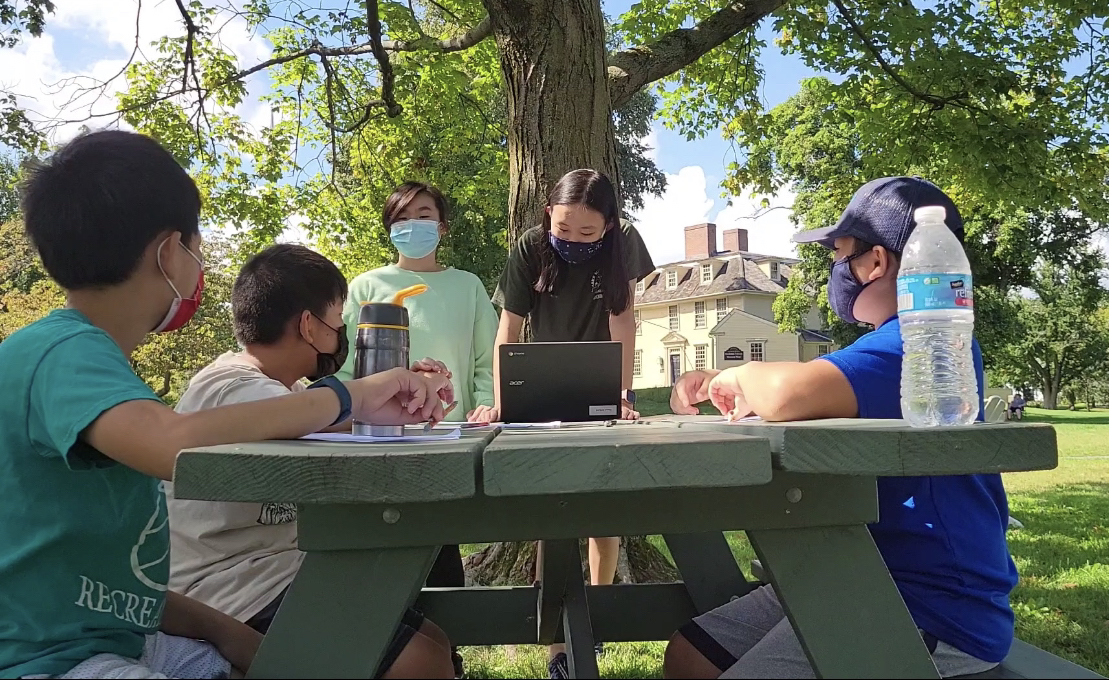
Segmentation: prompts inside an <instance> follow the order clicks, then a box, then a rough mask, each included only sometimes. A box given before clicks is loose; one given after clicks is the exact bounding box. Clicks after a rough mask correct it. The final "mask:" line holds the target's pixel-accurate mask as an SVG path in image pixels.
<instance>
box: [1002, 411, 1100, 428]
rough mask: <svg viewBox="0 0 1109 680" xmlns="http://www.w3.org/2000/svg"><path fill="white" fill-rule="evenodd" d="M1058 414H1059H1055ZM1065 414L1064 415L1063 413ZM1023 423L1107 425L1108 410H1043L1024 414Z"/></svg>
mask: <svg viewBox="0 0 1109 680" xmlns="http://www.w3.org/2000/svg"><path fill="white" fill-rule="evenodd" d="M1055 414H1059V415H1055ZM1064 414H1066V415H1064ZM1021 422H1025V423H1051V424H1052V425H1109V412H1103V413H1101V414H1098V413H1097V412H1096V411H1095V412H1094V413H1090V414H1087V415H1073V416H1072V415H1070V412H1068V411H1044V412H1043V413H1029V414H1028V415H1026V416H1024V420H1023V421H1021Z"/></svg>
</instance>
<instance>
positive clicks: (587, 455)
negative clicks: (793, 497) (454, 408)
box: [482, 426, 772, 496]
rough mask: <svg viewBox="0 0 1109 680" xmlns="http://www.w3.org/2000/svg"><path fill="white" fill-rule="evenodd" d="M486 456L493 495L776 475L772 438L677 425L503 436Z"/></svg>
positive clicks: (703, 483) (673, 485)
mask: <svg viewBox="0 0 1109 680" xmlns="http://www.w3.org/2000/svg"><path fill="white" fill-rule="evenodd" d="M482 458H483V461H484V462H483V479H484V483H485V487H484V489H485V494H486V495H488V496H537V495H547V494H582V493H597V492H608V491H643V490H652V489H682V488H719V487H732V488H734V487H738V486H752V485H757V484H765V483H766V482H769V481H770V478H771V475H772V469H771V464H770V447H769V445H768V443H767V441H766V440H765V439H761V438H755V437H750V436H745V435H743V434H741V433H736V432H710V431H706V432H697V431H691V430H688V429H687V430H679V429H678V428H675V427H647V426H626V427H597V428H592V429H578V430H531V431H510V432H503V433H502V434H501V435H500V436H499V437H497V438H496V439H495V440H493V442H492V443H491V444H489V446H487V447H486V448H485V452H484V453H483V455H482Z"/></svg>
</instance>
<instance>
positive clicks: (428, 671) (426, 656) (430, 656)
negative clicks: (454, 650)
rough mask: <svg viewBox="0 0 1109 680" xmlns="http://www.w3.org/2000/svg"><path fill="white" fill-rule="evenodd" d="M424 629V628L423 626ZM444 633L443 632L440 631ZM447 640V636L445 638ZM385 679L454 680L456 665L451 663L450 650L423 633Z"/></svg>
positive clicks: (409, 646)
mask: <svg viewBox="0 0 1109 680" xmlns="http://www.w3.org/2000/svg"><path fill="white" fill-rule="evenodd" d="M421 629H422V626H421ZM439 632H442V631H439ZM443 637H444V638H446V636H445V635H444V636H443ZM382 677H383V678H387V679H388V680H401V679H403V678H442V679H443V680H450V679H451V678H454V664H453V663H452V662H451V653H450V648H449V647H447V648H444V647H443V646H442V645H441V644H440V643H439V642H437V641H435V640H433V639H431V638H430V637H428V636H427V635H424V634H423V633H420V632H418V633H416V634H414V635H413V636H412V639H411V640H409V641H408V644H407V645H405V646H404V649H402V650H401V652H400V654H399V655H397V660H396V661H394V662H393V665H392V666H390V667H389V669H388V670H387V671H385V673H384V674H382Z"/></svg>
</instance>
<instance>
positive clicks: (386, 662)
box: [246, 588, 424, 678]
mask: <svg viewBox="0 0 1109 680" xmlns="http://www.w3.org/2000/svg"><path fill="white" fill-rule="evenodd" d="M287 592H289V589H288V588H286V589H285V590H282V591H281V594H280V595H278V596H277V597H275V598H273V600H272V601H271V602H270V603H269V604H267V605H266V606H265V608H263V609H262V611H260V612H258V613H257V614H255V615H254V616H252V617H250V619H249V620H248V621H247V622H246V625H248V626H250V627H251V628H253V629H254V630H256V631H258V632H259V633H261V634H262V635H265V634H266V632H268V631H269V629H270V624H271V623H273V617H274V616H275V615H276V614H277V608H278V607H280V606H281V601H282V600H284V599H285V593H287ZM422 625H424V615H423V614H421V613H420V612H418V611H416V610H415V609H409V610H408V611H406V612H405V613H404V616H403V617H402V618H401V620H400V625H398V626H397V630H396V631H395V632H394V633H393V639H392V640H390V641H389V647H388V649H386V650H385V656H383V657H382V658H381V663H380V664H379V665H378V667H377V675H375V676H374V677H375V678H380V677H381V676H383V675H385V672H386V671H388V670H389V669H390V668H392V666H393V664H394V663H396V660H397V658H399V657H400V653H401V652H403V651H404V648H405V647H407V646H408V643H409V642H411V641H412V636H413V635H415V634H416V632H417V631H418V630H420V626H422Z"/></svg>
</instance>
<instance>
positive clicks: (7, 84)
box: [0, 0, 271, 142]
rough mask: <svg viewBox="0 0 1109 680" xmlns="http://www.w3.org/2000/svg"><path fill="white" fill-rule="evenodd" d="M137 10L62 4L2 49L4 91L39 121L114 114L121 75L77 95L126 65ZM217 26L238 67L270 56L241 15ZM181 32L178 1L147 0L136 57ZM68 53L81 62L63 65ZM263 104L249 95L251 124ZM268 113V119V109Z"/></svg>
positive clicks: (72, 128) (110, 1) (106, 0)
mask: <svg viewBox="0 0 1109 680" xmlns="http://www.w3.org/2000/svg"><path fill="white" fill-rule="evenodd" d="M137 8H138V2H137V0H82V2H69V3H58V8H57V11H56V13H55V14H54V15H53V16H51V17H50V18H49V20H48V22H47V30H46V32H45V33H43V35H42V36H41V37H39V38H28V39H27V40H25V41H24V42H23V43H21V44H20V45H18V46H16V47H15V48H13V49H7V50H0V74H3V75H2V76H0V88H3V89H6V90H9V91H12V92H15V93H16V94H17V95H18V96H19V102H20V105H21V106H23V107H24V108H26V109H27V110H28V111H29V112H30V114H31V116H32V119H33V120H35V121H37V122H43V121H50V120H55V119H69V120H76V119H82V118H84V117H86V116H88V115H89V113H90V112H99V113H104V112H110V111H111V110H112V109H113V108H114V106H115V102H114V98H115V95H116V94H117V93H118V92H119V91H120V90H121V89H122V88H123V87H124V85H125V82H124V79H123V78H122V76H121V77H118V78H116V79H115V80H114V81H113V82H111V83H108V84H107V85H106V86H105V87H104V88H103V90H100V89H97V90H96V91H95V92H88V93H85V94H84V95H80V90H81V88H82V87H85V88H87V87H89V86H90V85H92V84H94V83H99V82H104V81H106V80H108V79H110V78H112V77H113V76H116V75H117V74H118V73H119V72H120V70H121V69H122V68H123V67H124V65H125V64H126V62H127V58H128V57H129V56H130V54H131V52H132V50H133V49H134V47H135V18H136V9H137ZM224 24H226V25H224ZM217 25H222V28H221V30H220V36H219V37H220V42H221V43H222V44H223V46H224V47H225V48H226V49H228V50H230V51H232V52H233V53H234V54H235V55H236V57H237V58H238V60H239V63H240V65H243V66H246V65H250V64H254V63H256V62H258V61H261V60H264V59H266V58H268V57H269V55H270V53H271V51H270V47H269V45H268V43H267V42H266V41H265V39H264V38H262V37H261V36H259V35H256V34H253V33H252V32H251V31H250V30H249V28H248V26H247V24H246V22H245V21H244V20H243V19H241V18H238V17H236V18H231V19H230V20H228V17H223V18H222V19H217ZM63 32H64V39H65V40H66V43H65V45H64V46H63V47H64V49H61V50H59V49H57V47H58V40H59V36H61V35H63ZM183 33H184V26H183V24H182V21H181V16H180V14H179V12H178V9H177V5H176V3H175V2H174V1H173V0H154V1H152V0H146V2H144V3H143V5H142V12H141V14H139V53H138V54H136V55H135V60H136V61H137V62H141V61H145V60H146V59H149V58H155V57H156V56H157V52H156V50H155V49H154V47H153V46H152V43H154V42H156V41H158V40H160V39H161V38H163V37H166V36H180V35H182V34H183ZM69 55H72V59H71V60H73V61H77V60H78V59H80V61H79V63H64V59H65V57H66V56H69ZM90 56H91V58H89V57H90ZM257 78H258V76H256V79H257ZM248 84H249V83H248ZM254 89H255V90H257V88H254ZM254 94H258V92H257V91H255V92H254ZM259 108H260V107H259V104H258V102H257V100H256V99H255V98H253V97H252V98H250V99H248V100H247V101H245V102H244V103H243V104H242V105H240V107H239V112H240V113H241V114H242V115H243V116H246V117H249V119H251V120H252V121H253V120H257V119H258V118H259V116H258V109H259ZM265 118H266V119H268V110H267V111H266V115H265ZM110 120H111V118H101V119H93V120H90V121H88V123H87V124H88V125H89V126H90V127H102V126H104V125H107V124H108V123H109V122H110ZM79 128H80V124H79V123H74V124H68V125H64V126H61V127H60V128H58V129H57V130H54V133H53V135H52V137H53V139H52V141H54V142H62V141H65V140H66V139H69V138H70V137H72V136H73V135H74V134H76V132H77V131H78V129H79Z"/></svg>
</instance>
